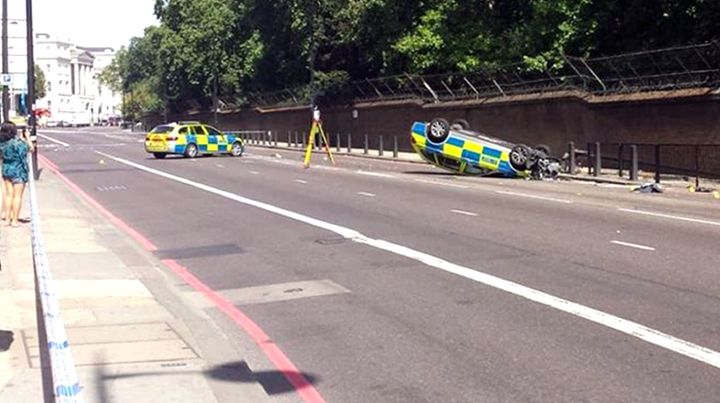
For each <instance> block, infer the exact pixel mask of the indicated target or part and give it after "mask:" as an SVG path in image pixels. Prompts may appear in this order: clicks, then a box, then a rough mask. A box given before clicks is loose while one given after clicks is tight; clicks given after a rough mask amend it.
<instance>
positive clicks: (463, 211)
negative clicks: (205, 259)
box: [450, 209, 478, 217]
mask: <svg viewBox="0 0 720 403" xmlns="http://www.w3.org/2000/svg"><path fill="white" fill-rule="evenodd" d="M450 212H452V213H455V214H460V215H466V216H470V217H477V216H478V215H477V213H473V212H470V211H465V210H455V209H453V210H450Z"/></svg>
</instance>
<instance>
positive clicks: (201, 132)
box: [191, 125, 210, 153]
mask: <svg viewBox="0 0 720 403" xmlns="http://www.w3.org/2000/svg"><path fill="white" fill-rule="evenodd" d="M191 130H192V132H193V134H194V135H195V141H196V142H197V146H198V151H199V152H201V153H208V152H210V151H209V149H208V146H209V144H210V139H209V138H208V134H207V132H206V131H205V128H204V127H202V126H200V125H196V126H191Z"/></svg>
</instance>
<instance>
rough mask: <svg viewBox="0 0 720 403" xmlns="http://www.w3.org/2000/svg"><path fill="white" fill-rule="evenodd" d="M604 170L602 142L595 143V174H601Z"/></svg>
mask: <svg viewBox="0 0 720 403" xmlns="http://www.w3.org/2000/svg"><path fill="white" fill-rule="evenodd" d="M601 172H602V152H601V150H600V143H599V142H596V143H595V173H594V175H595V176H600V173H601Z"/></svg>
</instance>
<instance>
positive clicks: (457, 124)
mask: <svg viewBox="0 0 720 403" xmlns="http://www.w3.org/2000/svg"><path fill="white" fill-rule="evenodd" d="M450 128H451V129H453V130H470V123H468V121H467V120H465V119H455V120H453V122H452V125H451V126H450Z"/></svg>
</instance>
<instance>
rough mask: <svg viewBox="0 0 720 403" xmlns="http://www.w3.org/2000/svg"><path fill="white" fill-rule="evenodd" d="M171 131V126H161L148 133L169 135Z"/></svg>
mask: <svg viewBox="0 0 720 403" xmlns="http://www.w3.org/2000/svg"><path fill="white" fill-rule="evenodd" d="M172 130H173V126H170V125H162V126H157V127H155V128H154V129H152V131H151V132H150V133H155V134H163V133H170V132H171V131H172Z"/></svg>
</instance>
